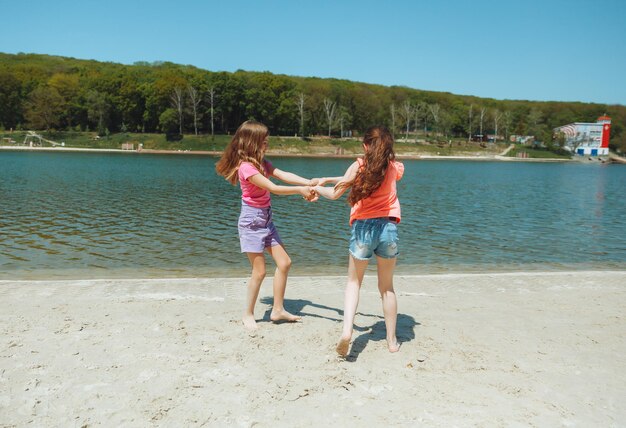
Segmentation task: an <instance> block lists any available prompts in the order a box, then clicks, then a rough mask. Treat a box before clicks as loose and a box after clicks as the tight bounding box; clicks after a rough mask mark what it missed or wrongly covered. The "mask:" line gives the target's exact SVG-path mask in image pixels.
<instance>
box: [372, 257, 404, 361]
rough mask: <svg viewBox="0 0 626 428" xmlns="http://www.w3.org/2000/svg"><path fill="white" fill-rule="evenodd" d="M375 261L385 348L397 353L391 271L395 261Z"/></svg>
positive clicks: (396, 309)
mask: <svg viewBox="0 0 626 428" xmlns="http://www.w3.org/2000/svg"><path fill="white" fill-rule="evenodd" d="M376 261H377V263H378V291H380V297H381V298H382V301H383V313H384V314H385V326H386V328H387V347H388V348H389V352H398V351H399V350H400V344H399V343H398V340H397V339H396V322H397V319H398V301H397V299H396V292H395V291H394V289H393V271H394V269H395V267H396V259H395V258H393V259H386V258H383V257H377V258H376Z"/></svg>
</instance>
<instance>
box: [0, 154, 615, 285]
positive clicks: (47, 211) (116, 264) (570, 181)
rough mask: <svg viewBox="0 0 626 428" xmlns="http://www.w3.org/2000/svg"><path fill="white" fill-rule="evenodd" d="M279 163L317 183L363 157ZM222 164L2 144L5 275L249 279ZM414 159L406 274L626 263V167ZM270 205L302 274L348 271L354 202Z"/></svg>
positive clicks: (281, 200)
mask: <svg viewBox="0 0 626 428" xmlns="http://www.w3.org/2000/svg"><path fill="white" fill-rule="evenodd" d="M270 159H271V160H272V161H273V163H274V164H275V165H276V166H277V167H279V168H281V169H283V170H287V171H293V172H297V173H299V174H301V175H303V176H306V177H310V176H324V175H333V176H336V175H341V174H342V173H343V172H344V170H345V168H346V167H347V166H348V165H349V164H350V162H351V160H349V159H301V158H271V157H270ZM216 160H217V159H216V158H214V157H209V156H189V155H148V154H141V155H138V154H94V153H67V152H64V153H45V152H0V279H55V278H59V279H71V278H122V277H123V278H127V277H174V276H176V277H216V276H217V277H221V276H242V275H243V276H245V275H247V274H248V271H249V267H248V261H247V258H246V257H245V255H243V254H241V253H240V252H239V241H238V238H237V227H236V224H237V217H238V214H239V206H240V191H239V188H238V187H233V186H231V185H230V184H228V183H227V182H226V181H225V180H224V179H222V178H221V177H218V176H217V175H216V174H215V172H214V164H215V162H216ZM404 163H405V166H406V173H405V177H404V179H403V180H402V181H401V182H400V183H399V195H400V200H401V204H402V214H403V215H402V223H401V224H400V226H399V228H400V245H401V255H400V257H399V259H398V272H405V273H409V272H410V273H454V272H497V271H519V270H524V271H528V270H569V269H578V270H583V269H585V270H586V269H618V270H622V269H626V167H624V166H620V165H596V164H578V163H517V162H515V163H505V162H475V161H468V162H464V161H415V160H406V161H404ZM272 200H273V208H274V217H275V223H276V225H277V227H278V230H279V231H280V233H281V236H282V238H283V240H284V241H285V244H286V246H287V250H288V252H289V253H290V255H291V257H292V260H293V268H292V269H293V270H292V274H296V275H297V274H300V275H303V274H304V275H308V274H314V275H320V274H324V275H329V274H330V275H333V274H337V275H345V271H346V266H347V245H348V238H349V227H348V213H349V207H348V206H347V204H346V202H345V197H344V198H342V199H340V200H339V201H327V200H320V202H318V203H314V204H311V203H307V202H306V201H304V200H302V198H301V197H299V196H275V195H274V196H273V197H272ZM270 272H271V271H270Z"/></svg>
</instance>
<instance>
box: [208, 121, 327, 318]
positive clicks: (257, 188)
mask: <svg viewBox="0 0 626 428" xmlns="http://www.w3.org/2000/svg"><path fill="white" fill-rule="evenodd" d="M268 141H269V130H268V129H267V127H266V126H265V125H263V124H262V123H259V122H254V121H250V120H249V121H246V122H244V123H243V124H241V126H240V127H239V129H237V132H235V135H234V136H233V138H232V140H231V142H230V144H229V145H228V146H227V147H226V149H225V150H224V154H223V155H222V158H221V159H220V160H219V161H218V162H217V164H216V167H215V169H216V170H217V173H218V174H220V175H221V176H223V177H224V178H226V180H227V181H229V182H230V183H231V184H233V185H236V184H237V183H239V185H240V186H241V214H240V215H239V222H238V225H237V226H238V231H239V242H240V245H241V252H242V253H246V254H247V256H248V260H249V261H250V265H251V266H252V274H251V276H250V280H249V281H248V293H247V299H246V308H245V311H244V314H243V324H244V326H245V327H246V328H248V329H250V330H254V329H256V328H257V324H256V320H255V319H254V306H255V304H256V301H257V298H258V296H259V290H260V288H261V283H262V282H263V279H264V278H265V255H264V251H267V252H268V253H269V254H270V255H271V256H272V258H273V259H274V261H275V262H276V272H275V273H274V305H273V307H272V313H271V314H270V319H271V320H272V321H291V322H293V321H298V320H299V319H300V317H299V316H296V315H293V314H291V313H289V312H287V311H286V310H285V307H284V298H285V288H286V287H287V275H288V273H289V268H290V267H291V258H290V257H289V255H288V254H287V252H286V251H285V247H284V246H283V242H282V240H281V239H280V236H279V235H278V231H277V230H276V227H275V226H274V222H273V221H272V207H271V198H270V193H275V194H277V195H296V194H300V195H302V196H303V197H304V198H305V199H308V200H316V199H317V195H316V194H315V192H314V191H313V189H312V188H311V186H314V185H315V184H317V182H318V180H317V179H313V180H307V179H306V178H302V177H300V176H299V175H296V174H293V173H291V172H287V171H281V170H280V169H278V168H274V166H273V165H272V164H271V163H270V162H269V161H267V160H265V151H266V150H267V146H268ZM269 177H276V178H277V179H279V180H281V181H284V182H285V183H289V184H295V185H297V186H279V185H277V184H274V183H273V182H272V181H270V180H269Z"/></svg>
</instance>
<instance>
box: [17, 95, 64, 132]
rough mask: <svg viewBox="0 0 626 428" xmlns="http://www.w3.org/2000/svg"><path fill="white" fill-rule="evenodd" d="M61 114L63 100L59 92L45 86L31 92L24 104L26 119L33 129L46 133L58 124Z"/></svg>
mask: <svg viewBox="0 0 626 428" xmlns="http://www.w3.org/2000/svg"><path fill="white" fill-rule="evenodd" d="M62 112H63V98H62V97H61V95H59V92H58V91H57V90H56V89H54V88H50V87H47V86H40V87H38V88H37V89H35V90H34V91H33V92H31V94H30V97H29V101H28V103H27V104H26V119H27V120H28V122H29V124H30V126H32V127H33V128H35V129H45V130H46V131H48V130H50V129H51V128H54V127H55V126H57V125H58V124H59V119H60V117H61V113H62Z"/></svg>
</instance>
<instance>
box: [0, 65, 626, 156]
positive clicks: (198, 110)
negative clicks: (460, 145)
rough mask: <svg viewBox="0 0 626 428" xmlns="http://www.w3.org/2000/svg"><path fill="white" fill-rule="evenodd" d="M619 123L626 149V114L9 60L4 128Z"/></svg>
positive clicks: (616, 140) (521, 131)
mask: <svg viewBox="0 0 626 428" xmlns="http://www.w3.org/2000/svg"><path fill="white" fill-rule="evenodd" d="M605 114H606V115H608V116H610V117H611V118H612V129H611V146H612V148H613V149H616V148H617V149H619V150H621V151H626V134H625V132H624V126H625V125H626V106H622V105H606V104H593V103H581V102H556V101H554V102H538V101H522V100H495V99H491V98H479V97H474V96H463V95H454V94H451V93H445V92H432V91H423V90H418V89H411V88H407V87H401V86H391V87H388V86H382V85H374V84H367V83H359V82H352V81H348V80H339V79H321V78H316V77H297V76H286V75H279V74H273V73H269V72H249V71H241V70H239V71H236V72H234V73H230V72H213V71H207V70H202V69H199V68H197V67H194V66H190V65H179V64H173V63H169V62H154V63H146V62H137V63H135V64H133V65H123V64H116V63H110V62H98V61H93V60H80V59H74V58H66V57H58V56H50V55H40V54H22V53H20V54H16V55H13V54H4V53H0V126H1V127H3V128H4V129H5V130H9V129H38V130H52V129H54V130H77V131H87V130H89V131H97V132H98V133H99V134H101V135H105V134H108V133H116V132H163V133H166V134H168V135H169V136H172V138H181V136H182V134H185V133H195V134H198V133H203V134H212V133H220V134H222V133H224V134H225V133H232V132H233V131H234V130H235V129H236V128H237V127H238V126H239V124H240V123H241V122H242V121H244V120H246V119H256V120H259V121H261V122H263V123H265V124H266V125H267V126H268V127H269V128H270V130H271V132H272V134H273V135H299V136H303V135H304V136H307V135H334V136H345V135H349V134H350V133H352V135H355V134H356V135H358V134H359V133H361V132H363V131H364V130H365V129H366V128H367V127H369V126H371V125H372V124H385V125H387V126H389V127H390V128H392V129H393V130H394V132H395V133H396V135H398V136H403V135H404V134H406V135H407V136H408V135H415V134H416V131H422V132H426V133H428V134H430V135H431V136H432V137H433V138H450V137H465V138H469V137H470V136H473V135H487V134H492V135H498V136H500V138H501V139H508V137H509V136H510V135H513V134H515V135H533V136H535V137H536V139H537V140H539V141H542V142H551V141H552V138H553V137H552V129H553V128H555V127H557V126H561V125H565V124H568V123H572V122H595V120H596V119H597V118H598V117H599V116H601V115H605Z"/></svg>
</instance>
